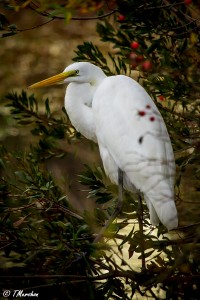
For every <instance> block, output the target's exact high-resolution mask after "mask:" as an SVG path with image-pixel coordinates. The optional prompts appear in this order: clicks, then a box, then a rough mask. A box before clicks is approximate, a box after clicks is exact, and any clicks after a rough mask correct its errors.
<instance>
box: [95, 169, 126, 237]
mask: <svg viewBox="0 0 200 300" xmlns="http://www.w3.org/2000/svg"><path fill="white" fill-rule="evenodd" d="M122 203H123V171H122V170H121V169H118V201H117V205H116V208H115V210H114V212H113V214H112V215H111V216H110V218H109V219H108V220H107V221H106V223H105V225H104V227H103V228H102V229H101V231H100V232H99V233H98V235H97V236H96V237H95V239H94V243H96V242H98V241H99V240H101V238H102V237H103V235H104V233H105V231H106V229H107V228H108V227H109V226H110V224H111V223H112V221H114V220H115V218H116V217H117V216H118V214H119V213H120V212H121V209H122Z"/></svg>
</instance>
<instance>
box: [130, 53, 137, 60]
mask: <svg viewBox="0 0 200 300" xmlns="http://www.w3.org/2000/svg"><path fill="white" fill-rule="evenodd" d="M129 58H130V59H131V60H136V59H137V54H136V53H135V52H131V53H130V55H129Z"/></svg>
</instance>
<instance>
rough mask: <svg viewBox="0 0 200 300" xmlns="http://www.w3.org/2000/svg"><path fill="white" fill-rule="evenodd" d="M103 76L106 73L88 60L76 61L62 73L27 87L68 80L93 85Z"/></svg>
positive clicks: (37, 86) (68, 81)
mask: <svg viewBox="0 0 200 300" xmlns="http://www.w3.org/2000/svg"><path fill="white" fill-rule="evenodd" d="M105 76H106V75H105V74H104V72H103V71H102V70H101V69H100V68H99V67H97V66H95V65H93V64H91V63H89V62H76V63H73V64H71V65H69V66H68V67H67V68H65V70H64V71H63V72H62V73H60V74H57V75H54V76H52V77H50V78H47V79H44V80H42V81H39V82H37V83H35V84H33V85H31V86H30V87H29V88H39V87H44V86H49V85H53V84H62V83H70V82H77V83H90V84H91V85H95V84H98V82H99V81H100V80H102V79H103V78H105Z"/></svg>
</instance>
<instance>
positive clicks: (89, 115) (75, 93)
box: [65, 82, 98, 142]
mask: <svg viewBox="0 0 200 300" xmlns="http://www.w3.org/2000/svg"><path fill="white" fill-rule="evenodd" d="M97 87H98V85H94V86H92V85H91V84H89V83H78V82H72V83H70V84H69V86H68V87H67V90H66V94H65V108H66V110H67V113H68V115H69V118H70V121H71V123H72V124H73V126H74V127H75V128H76V130H77V131H79V132H80V133H81V134H82V135H84V136H85V137H86V138H88V139H90V140H93V141H94V142H96V141H97V139H96V133H95V131H96V130H95V122H94V116H93V111H92V101H93V96H94V93H95V90H96V88H97Z"/></svg>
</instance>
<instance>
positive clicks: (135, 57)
mask: <svg viewBox="0 0 200 300" xmlns="http://www.w3.org/2000/svg"><path fill="white" fill-rule="evenodd" d="M139 46H140V44H139V43H138V42H137V41H133V42H132V43H131V45H130V47H131V49H133V50H136V49H138V48H139ZM129 58H130V63H131V67H132V69H135V68H136V67H137V66H138V65H141V66H142V69H143V70H144V71H149V70H151V68H152V62H151V61H150V60H144V57H143V55H140V54H137V53H136V52H131V53H130V55H129Z"/></svg>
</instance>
